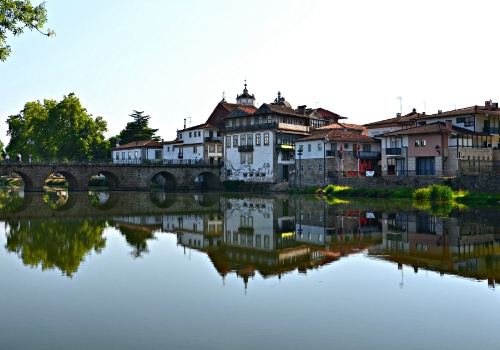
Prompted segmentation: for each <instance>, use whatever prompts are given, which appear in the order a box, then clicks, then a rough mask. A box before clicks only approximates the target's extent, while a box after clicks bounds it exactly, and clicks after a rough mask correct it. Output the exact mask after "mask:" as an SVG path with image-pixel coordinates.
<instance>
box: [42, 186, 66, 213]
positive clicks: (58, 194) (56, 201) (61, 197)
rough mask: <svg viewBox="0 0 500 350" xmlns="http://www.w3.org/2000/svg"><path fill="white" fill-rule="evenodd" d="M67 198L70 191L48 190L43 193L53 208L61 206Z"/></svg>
mask: <svg viewBox="0 0 500 350" xmlns="http://www.w3.org/2000/svg"><path fill="white" fill-rule="evenodd" d="M67 200H68V191H61V190H57V191H46V192H45V193H44V195H43V201H44V202H45V203H47V205H48V206H49V208H50V209H53V210H55V209H59V208H61V207H62V206H63V205H64V204H65V203H66V201H67Z"/></svg>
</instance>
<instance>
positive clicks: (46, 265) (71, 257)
mask: <svg viewBox="0 0 500 350" xmlns="http://www.w3.org/2000/svg"><path fill="white" fill-rule="evenodd" d="M105 227H106V223H105V221H102V220H70V221H63V222H60V221H56V220H46V221H41V220H37V221H31V220H26V221H8V222H5V233H6V238H7V243H6V244H5V249H6V250H7V251H8V252H9V253H15V254H17V255H18V256H19V258H20V259H21V260H22V261H23V264H25V265H26V266H30V267H33V268H34V267H38V266H39V265H40V266H41V267H42V270H47V269H54V268H58V269H59V270H61V272H62V273H63V275H65V276H69V277H71V276H73V275H74V274H75V273H76V272H77V271H78V267H79V266H80V263H81V262H83V261H84V260H85V256H86V255H88V254H90V253H91V252H92V251H94V252H96V253H100V252H101V251H102V250H103V249H104V248H105V247H106V238H104V237H103V236H102V233H103V230H104V228H105Z"/></svg>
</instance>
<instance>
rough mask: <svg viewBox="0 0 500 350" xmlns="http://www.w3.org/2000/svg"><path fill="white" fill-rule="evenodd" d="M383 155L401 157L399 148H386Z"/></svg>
mask: <svg viewBox="0 0 500 350" xmlns="http://www.w3.org/2000/svg"><path fill="white" fill-rule="evenodd" d="M385 154H386V155H387V156H400V155H401V148H386V149H385Z"/></svg>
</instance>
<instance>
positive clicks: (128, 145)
mask: <svg viewBox="0 0 500 350" xmlns="http://www.w3.org/2000/svg"><path fill="white" fill-rule="evenodd" d="M148 147H154V148H157V147H163V143H162V142H158V141H152V140H149V141H132V142H129V143H126V144H124V145H120V146H118V147H113V148H111V149H127V148H148Z"/></svg>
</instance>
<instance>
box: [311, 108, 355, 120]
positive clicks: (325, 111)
mask: <svg viewBox="0 0 500 350" xmlns="http://www.w3.org/2000/svg"><path fill="white" fill-rule="evenodd" d="M315 110H316V111H317V112H318V113H319V114H321V115H322V116H323V118H332V117H334V118H338V119H347V117H341V116H340V115H338V114H337V113H335V112H332V111H329V110H328V109H324V108H321V107H320V108H317V109H315Z"/></svg>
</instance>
